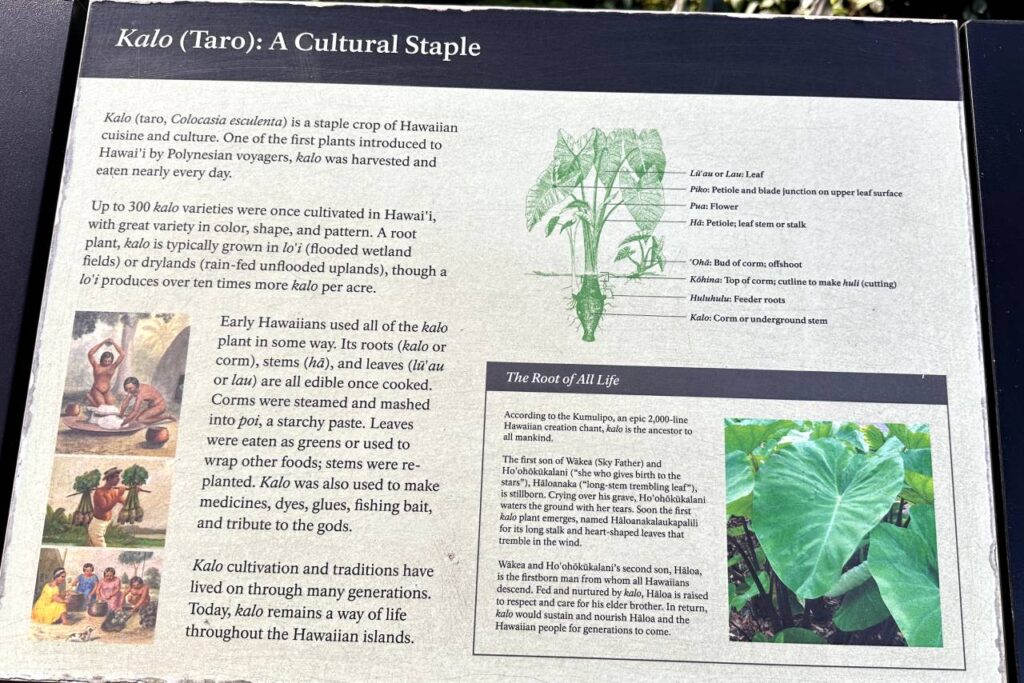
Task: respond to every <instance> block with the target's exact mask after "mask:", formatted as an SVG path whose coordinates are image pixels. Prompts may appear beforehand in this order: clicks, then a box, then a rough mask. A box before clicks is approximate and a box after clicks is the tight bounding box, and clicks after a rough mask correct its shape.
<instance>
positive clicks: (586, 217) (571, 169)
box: [526, 128, 665, 341]
mask: <svg viewBox="0 0 1024 683" xmlns="http://www.w3.org/2000/svg"><path fill="white" fill-rule="evenodd" d="M664 176H665V152H664V151H663V149H662V144H661V136H660V135H659V134H658V131H656V130H642V131H640V132H637V131H635V130H633V129H626V128H618V129H615V130H613V131H611V132H610V133H606V132H604V131H602V130H599V129H596V128H594V129H591V130H590V131H589V132H587V133H584V134H583V135H581V136H580V137H573V136H572V135H570V134H569V133H567V132H565V131H559V133H558V139H557V141H556V142H555V150H554V156H553V158H552V160H551V163H549V164H548V167H547V168H546V169H545V170H544V172H543V173H542V174H541V175H540V177H539V178H538V179H537V182H536V184H534V186H533V187H532V188H531V189H530V192H529V194H528V195H527V197H526V227H527V229H528V230H531V231H532V230H533V229H534V228H537V227H541V226H542V227H543V230H544V234H545V236H546V237H550V236H551V235H554V234H556V233H557V234H559V235H565V236H566V238H567V240H568V242H569V259H570V274H571V277H572V290H573V294H572V304H573V308H575V310H576V316H577V318H579V321H580V325H581V326H582V327H583V341H594V333H595V331H596V330H597V326H598V324H599V323H600V321H601V318H602V316H603V315H604V310H605V300H606V299H607V291H606V290H605V289H604V288H603V287H602V284H601V276H602V272H604V273H609V271H608V270H605V271H602V270H601V266H602V261H601V258H600V256H601V251H600V247H601V235H602V233H603V232H604V230H605V227H606V225H608V223H609V222H610V221H613V220H614V221H616V222H620V219H618V218H616V219H613V218H612V217H613V216H627V215H628V216H629V219H627V220H626V221H625V222H628V223H632V226H633V227H634V228H635V230H634V231H633V232H631V234H629V235H628V236H627V237H626V238H625V239H623V240H621V241H620V243H619V244H618V245H617V251H616V253H615V256H614V258H613V259H612V260H611V262H610V263H609V264H608V266H609V267H622V266H626V265H628V266H631V268H632V269H631V270H627V271H626V272H619V273H616V274H615V275H616V276H618V277H627V278H634V279H636V278H642V277H645V276H648V275H650V274H653V273H654V272H656V270H657V271H662V270H664V269H665V244H664V242H665V238H664V237H658V236H657V235H655V234H654V232H655V229H656V228H657V227H658V223H659V222H660V221H661V217H662V214H663V213H664V211H665V192H664V188H663V186H662V181H663V179H664ZM581 260H582V264H581V263H580V261H581ZM580 265H582V269H580ZM581 270H582V272H581Z"/></svg>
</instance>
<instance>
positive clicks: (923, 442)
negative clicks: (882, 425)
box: [886, 423, 932, 448]
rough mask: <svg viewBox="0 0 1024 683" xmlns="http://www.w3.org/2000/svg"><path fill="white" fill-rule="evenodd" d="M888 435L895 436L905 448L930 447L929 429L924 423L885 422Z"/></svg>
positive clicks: (930, 436)
mask: <svg viewBox="0 0 1024 683" xmlns="http://www.w3.org/2000/svg"><path fill="white" fill-rule="evenodd" d="M886 427H888V428H889V436H895V437H896V438H897V439H899V440H900V441H901V442H902V443H903V445H904V446H906V447H907V448H931V447H932V435H931V429H930V428H929V427H928V425H926V424H898V423H897V424H887V425H886Z"/></svg>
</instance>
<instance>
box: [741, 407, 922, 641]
mask: <svg viewBox="0 0 1024 683" xmlns="http://www.w3.org/2000/svg"><path fill="white" fill-rule="evenodd" d="M725 473H726V516H727V520H728V521H727V527H726V528H727V532H728V533H727V541H728V546H729V562H728V570H729V607H730V636H731V638H732V639H733V640H747V641H752V642H765V643H767V642H773V643H820V644H826V643H830V644H864V645H909V646H912V647H940V646H941V645H942V618H941V610H940V603H939V573H938V548H937V544H936V534H935V508H934V503H935V499H934V483H933V479H932V467H931V434H930V431H929V428H928V426H927V425H919V424H914V425H907V424H880V425H859V424H855V423H849V422H848V423H833V422H810V421H793V420H747V419H742V420H741V419H730V420H726V422H725Z"/></svg>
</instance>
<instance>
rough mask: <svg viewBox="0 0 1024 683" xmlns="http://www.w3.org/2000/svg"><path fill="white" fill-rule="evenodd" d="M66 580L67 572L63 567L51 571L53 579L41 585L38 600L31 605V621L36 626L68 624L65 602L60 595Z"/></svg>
mask: <svg viewBox="0 0 1024 683" xmlns="http://www.w3.org/2000/svg"><path fill="white" fill-rule="evenodd" d="M66 580H67V572H65V571H64V568H63V567H59V568H57V569H55V570H54V571H53V578H52V579H51V580H49V581H47V582H46V583H45V584H44V585H43V590H42V592H41V593H40V594H39V598H38V599H37V600H36V602H35V604H34V605H32V621H34V622H36V623H38V624H56V623H58V622H59V623H61V624H67V623H70V622H69V621H68V605H67V600H66V599H65V598H64V596H63V595H62V593H61V590H62V589H63V587H64V582H65V581H66Z"/></svg>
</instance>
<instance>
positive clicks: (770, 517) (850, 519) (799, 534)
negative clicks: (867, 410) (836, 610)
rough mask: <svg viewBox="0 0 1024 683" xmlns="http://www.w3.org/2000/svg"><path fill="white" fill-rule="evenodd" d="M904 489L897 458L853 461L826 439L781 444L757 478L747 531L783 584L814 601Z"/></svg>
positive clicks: (856, 458) (840, 445)
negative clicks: (759, 545)
mask: <svg viewBox="0 0 1024 683" xmlns="http://www.w3.org/2000/svg"><path fill="white" fill-rule="evenodd" d="M902 487H903V463H902V461H901V460H900V459H898V458H877V457H875V458H868V457H866V456H865V455H863V454H853V453H851V452H850V451H849V450H848V449H847V448H846V446H845V445H844V444H843V443H842V442H840V441H838V440H836V439H831V438H829V439H819V440H817V441H805V442H802V443H794V444H787V445H785V446H783V447H781V448H780V449H779V451H778V452H777V453H776V454H775V455H773V456H771V457H770V458H768V459H767V460H766V461H765V462H764V464H763V465H761V467H760V469H759V470H758V472H757V475H756V476H755V483H754V504H753V514H752V516H751V521H752V526H753V530H754V532H755V533H756V534H757V538H758V540H759V541H760V543H761V547H762V548H763V549H764V552H765V555H766V556H767V558H768V560H769V562H770V563H771V565H772V568H773V569H774V570H775V572H776V574H777V575H778V577H779V578H780V579H781V580H782V582H783V583H784V584H786V586H787V587H789V589H790V590H792V591H793V592H794V593H796V595H797V597H799V598H803V599H807V598H817V597H820V596H822V595H824V594H825V593H826V592H827V591H828V590H829V589H830V588H831V587H832V586H833V585H835V583H836V581H837V580H838V579H839V576H840V574H841V572H842V569H843V566H844V565H845V564H846V562H847V560H849V559H850V556H851V555H852V554H853V552H854V551H855V550H856V549H857V547H858V545H859V544H860V542H861V539H863V538H864V536H865V535H867V533H868V532H869V531H871V530H872V528H874V527H875V526H876V525H877V524H878V523H879V520H881V518H882V516H883V515H885V514H886V513H887V512H888V511H889V508H890V506H891V505H892V501H893V499H894V498H895V497H896V495H897V494H898V493H899V492H900V489H901V488H902Z"/></svg>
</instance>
